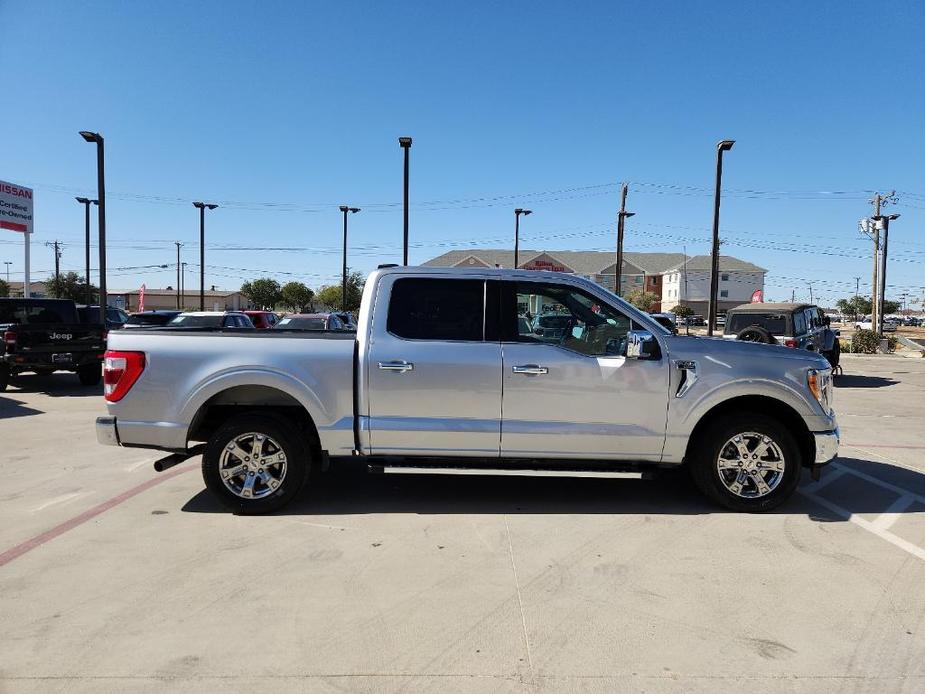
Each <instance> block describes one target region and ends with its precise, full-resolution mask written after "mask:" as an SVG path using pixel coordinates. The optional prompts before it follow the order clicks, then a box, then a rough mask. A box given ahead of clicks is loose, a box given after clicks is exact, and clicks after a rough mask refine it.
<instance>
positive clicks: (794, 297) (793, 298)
mask: <svg viewBox="0 0 925 694" xmlns="http://www.w3.org/2000/svg"><path fill="white" fill-rule="evenodd" d="M796 300H797V290H796V289H791V290H790V303H791V304H795V303H796Z"/></svg>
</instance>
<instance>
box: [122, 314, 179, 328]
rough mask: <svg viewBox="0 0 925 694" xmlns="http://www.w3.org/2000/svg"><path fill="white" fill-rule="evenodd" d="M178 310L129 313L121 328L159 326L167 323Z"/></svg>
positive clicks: (175, 315) (174, 316)
mask: <svg viewBox="0 0 925 694" xmlns="http://www.w3.org/2000/svg"><path fill="white" fill-rule="evenodd" d="M180 313H181V312H180V311H164V310H156V311H144V312H141V313H130V314H129V317H128V320H127V321H126V322H125V324H124V325H123V326H122V327H123V328H159V327H161V326H164V325H167V324H168V323H169V322H170V321H171V320H173V319H174V318H176V317H177V316H179V315H180Z"/></svg>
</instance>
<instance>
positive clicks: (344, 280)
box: [340, 205, 360, 312]
mask: <svg viewBox="0 0 925 694" xmlns="http://www.w3.org/2000/svg"><path fill="white" fill-rule="evenodd" d="M340 211H341V212H343V213H344V271H343V275H342V279H341V297H340V303H341V310H342V311H344V312H346V311H347V213H348V212H349V213H350V214H356V213H357V212H359V211H360V208H359V207H348V206H347V205H341V206H340Z"/></svg>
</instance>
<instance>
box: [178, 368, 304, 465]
mask: <svg viewBox="0 0 925 694" xmlns="http://www.w3.org/2000/svg"><path fill="white" fill-rule="evenodd" d="M245 412H249V413H254V414H272V415H275V416H277V417H283V418H285V419H286V420H287V421H289V422H291V423H292V424H293V425H294V426H295V427H296V428H297V429H298V430H299V431H300V432H301V433H302V435H303V436H304V437H305V439H306V441H307V443H308V446H309V449H310V451H311V453H312V457H313V459H314V460H319V458H320V454H321V440H320V437H319V435H318V427H317V426H316V424H315V420H314V419H313V418H312V416H311V413H310V412H309V411H308V409H307V408H306V407H305V406H304V405H303V404H302V403H301V402H299V400H297V399H296V398H295V397H293V396H292V395H290V394H289V393H287V392H285V391H284V390H281V389H279V388H275V387H273V386H266V385H257V384H249V385H235V386H230V387H228V388H225V389H224V390H221V391H219V392H217V393H215V394H213V395H212V396H210V397H209V398H208V399H207V400H206V401H205V402H204V403H202V405H200V406H199V408H198V410H197V411H196V414H195V415H194V416H193V419H192V421H191V422H190V426H189V429H188V431H187V440H190V441H208V440H209V438H210V437H211V436H212V434H213V433H214V432H215V431H216V430H217V429H218V427H220V426H221V425H222V423H223V422H225V421H227V420H228V419H229V418H230V417H233V416H234V415H237V414H241V413H245Z"/></svg>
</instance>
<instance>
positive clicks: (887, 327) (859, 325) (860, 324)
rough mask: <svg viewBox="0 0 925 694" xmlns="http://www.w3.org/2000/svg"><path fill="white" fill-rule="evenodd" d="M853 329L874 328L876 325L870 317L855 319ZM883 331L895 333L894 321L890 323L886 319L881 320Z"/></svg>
mask: <svg viewBox="0 0 925 694" xmlns="http://www.w3.org/2000/svg"><path fill="white" fill-rule="evenodd" d="M854 329H855V330H876V327H875V326H874V324H873V323H872V322H871V319H870V318H869V317H868V318H865V319H864V320H859V321H856V322H855V324H854ZM883 332H885V333H895V332H896V323H892V322H890V321H888V320H884V321H883Z"/></svg>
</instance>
